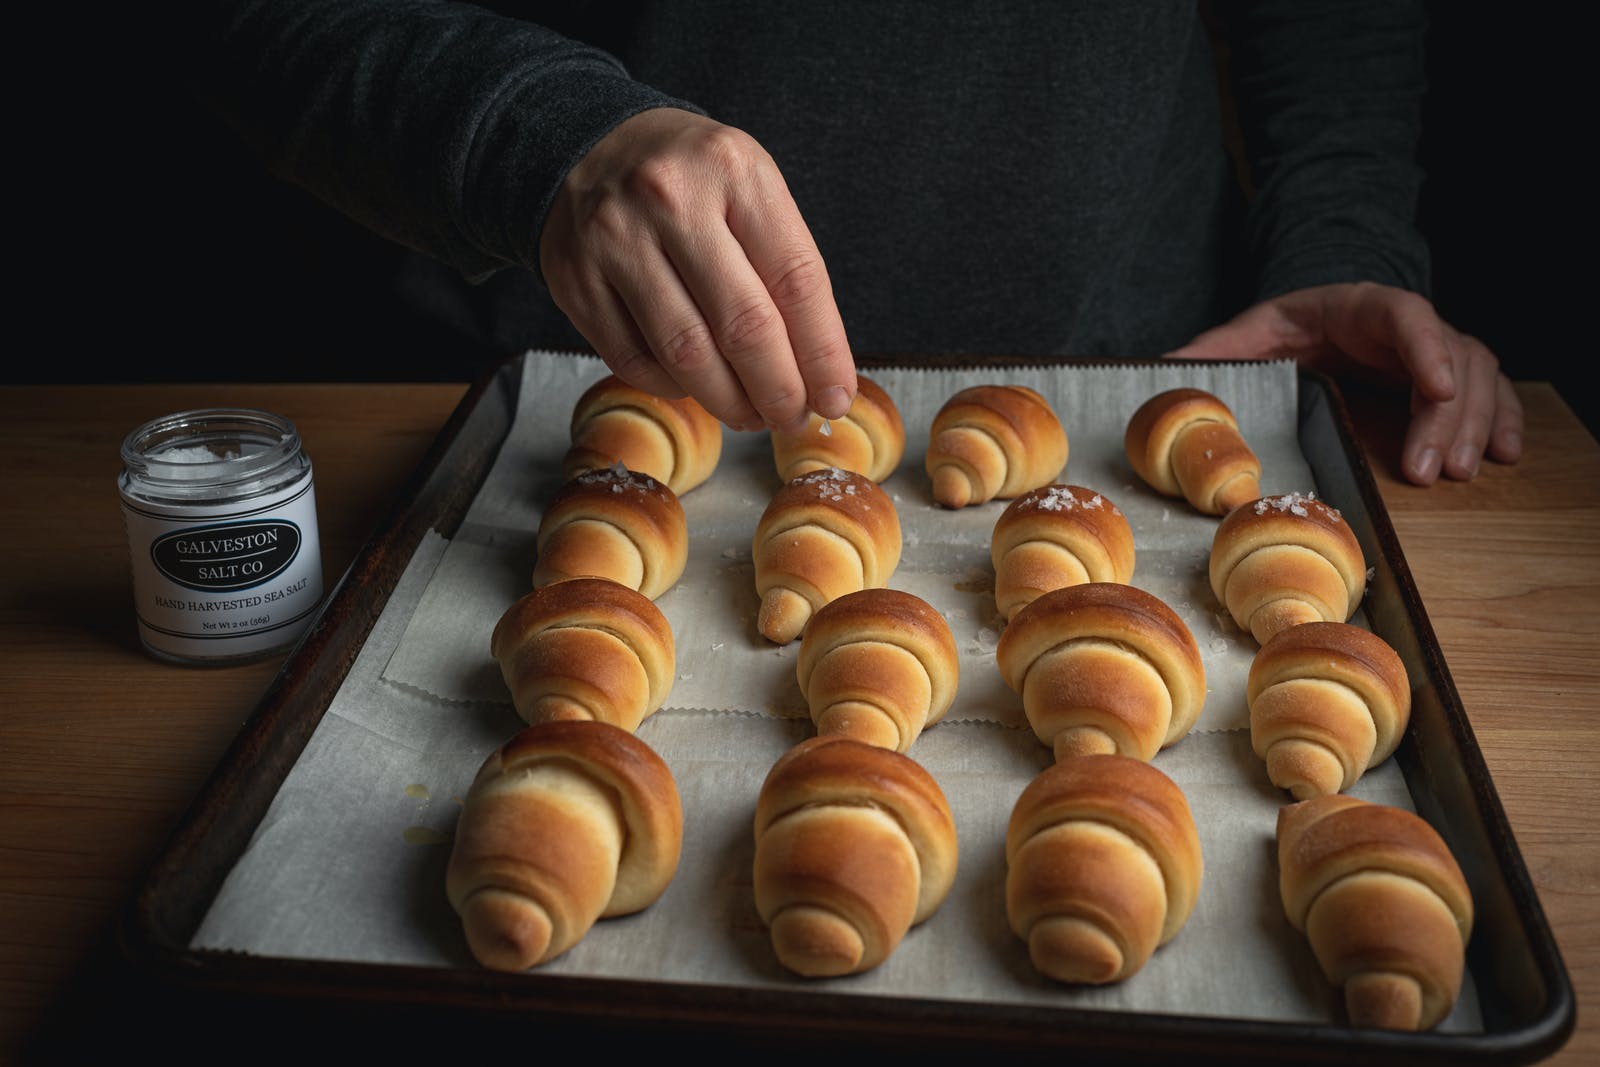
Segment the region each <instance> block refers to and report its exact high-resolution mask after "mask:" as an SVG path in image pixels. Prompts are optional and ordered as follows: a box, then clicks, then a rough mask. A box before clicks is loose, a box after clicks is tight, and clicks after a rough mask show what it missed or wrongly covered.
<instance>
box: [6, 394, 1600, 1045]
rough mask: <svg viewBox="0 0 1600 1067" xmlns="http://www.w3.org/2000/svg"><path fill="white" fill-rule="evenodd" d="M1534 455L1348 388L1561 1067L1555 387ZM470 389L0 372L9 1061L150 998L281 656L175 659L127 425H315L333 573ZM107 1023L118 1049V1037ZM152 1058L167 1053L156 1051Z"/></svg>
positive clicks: (1598, 498)
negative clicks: (130, 911) (154, 908)
mask: <svg viewBox="0 0 1600 1067" xmlns="http://www.w3.org/2000/svg"><path fill="white" fill-rule="evenodd" d="M1517 388H1518V393H1519V395H1520V396H1521V398H1522V401H1523V403H1524V405H1525V406H1526V409H1527V413H1528V432H1527V448H1526V453H1527V454H1526V456H1525V458H1524V459H1523V461H1522V462H1521V463H1520V464H1518V465H1516V466H1515V467H1502V466H1496V465H1488V466H1486V468H1485V469H1484V471H1483V472H1482V473H1481V474H1480V475H1479V476H1478V477H1477V478H1476V479H1475V480H1473V481H1472V482H1470V483H1464V484H1460V483H1441V484H1439V485H1437V486H1434V487H1432V488H1427V489H1423V488H1418V487H1414V486H1411V485H1408V484H1405V483H1403V482H1401V481H1400V480H1399V479H1398V477H1397V474H1396V465H1395V458H1396V456H1397V455H1398V451H1399V440H1400V434H1401V433H1402V431H1403V427H1404V421H1405V414H1406V412H1405V405H1404V401H1403V399H1400V398H1396V397H1393V396H1390V395H1387V394H1381V393H1373V392H1368V391H1365V390H1361V389H1354V388H1347V391H1346V394H1345V396H1346V400H1347V402H1348V403H1349V405H1350V408H1351V410H1352V413H1353V415H1354V417H1355V420H1356V423H1357V427H1358V431H1359V436H1360V438H1361V440H1362V442H1363V445H1364V447H1365V448H1366V450H1367V454H1368V459H1369V461H1370V462H1371V464H1372V466H1373V468H1374V471H1375V473H1376V475H1377V477H1378V479H1379V484H1380V488H1381V490H1382V493H1383V497H1384V501H1385V503H1386V505H1387V507H1388V509H1389V512H1390V515H1391V517H1392V519H1393V522H1394V525H1395V527H1396V529H1397V531H1398V533H1399V536H1400V540H1401V543H1402V547H1403V551H1404V553H1405V556H1406V560H1407V562H1408V563H1409V565H1410V568H1411V571H1412V573H1413V576H1414V578H1415V580H1416V583H1417V586H1418V588H1419V590H1420V592H1421V594H1422V597H1423V600H1424V604H1425V606H1426V609H1427V612H1428V616H1429V619H1430V621H1431V623H1432V625H1433V628H1434V630H1435V632H1436V634H1437V636H1438V639H1439V642H1440V645H1441V646H1442V648H1443V651H1444V655H1445V660H1446V663H1447V664H1448V667H1449V669H1450V671H1451V673H1452V676H1453V678H1454V680H1455V683H1456V686H1457V688H1458V689H1459V691H1460V694H1461V697H1462V700H1463V703H1464V705H1465V707H1466V708H1467V711H1468V715H1469V718H1470V721H1471V725H1472V728H1473V731H1474V732H1475V734H1476V737H1477V740H1478V743H1479V745H1480V746H1481V748H1482V750H1483V753H1484V756H1485V758H1486V760H1487V762H1488V765H1489V769H1490V772H1491V774H1492V775H1493V778H1494V783H1495V787H1496V789H1497V791H1498V793H1499V796H1500V799H1501V802H1502V803H1503V805H1504V807H1505V809H1506V813H1507V815H1508V817H1509V820H1510V823H1511V826H1512V828H1513V830H1514V832H1515V834H1516V840H1517V844H1518V846H1519V848H1520V850H1521V853H1522V856H1523V859H1524V861H1525V863H1526V865H1527V867H1528V870H1529V872H1530V874H1531V876H1532V879H1533V882H1534V884H1535V886H1536V888H1537V891H1538V894H1539V899H1540V903H1541V905H1542V907H1543V909H1544V911H1545V914H1546V917H1547V918H1548V920H1549V922H1550V924H1551V926H1552V928H1553V929H1554V931H1555V935H1556V939H1557V942H1558V944H1559V946H1560V949H1561V952H1562V955H1563V958H1564V961H1565V963H1566V966H1567V969H1568V972H1569V974H1570V975H1571V978H1572V982H1573V986H1574V989H1575V991H1576V996H1577V1003H1578V1023H1577V1030H1576V1032H1575V1033H1574V1034H1573V1036H1572V1038H1571V1039H1570V1040H1569V1041H1568V1042H1567V1043H1566V1045H1565V1046H1564V1047H1563V1048H1562V1049H1561V1050H1560V1051H1559V1052H1558V1053H1557V1054H1556V1055H1555V1056H1554V1057H1552V1058H1551V1059H1549V1060H1548V1062H1550V1063H1553V1064H1572V1065H1577V1064H1580V1063H1594V1062H1600V1022H1596V1021H1595V1018H1594V1016H1593V1015H1592V1011H1591V1007H1592V1005H1594V1004H1595V1003H1596V1002H1597V998H1600V818H1597V817H1596V813H1595V810H1594V809H1595V806H1596V801H1597V800H1600V788H1597V786H1600V760H1597V758H1596V757H1597V755H1600V680H1597V676H1596V666H1597V665H1600V614H1597V613H1596V612H1595V611H1594V609H1593V605H1594V603H1595V602H1596V601H1597V600H1600V444H1597V443H1596V441H1595V439H1594V438H1593V437H1592V436H1591V435H1590V434H1589V433H1588V431H1587V430H1585V428H1584V427H1583V425H1582V423H1581V422H1580V421H1579V420H1578V419H1577V418H1576V417H1575V416H1574V415H1573V413H1572V411H1571V410H1570V409H1569V408H1568V407H1567V405H1566V404H1565V403H1564V402H1563V401H1562V399H1561V397H1560V396H1559V395H1558V394H1557V393H1556V392H1555V390H1554V389H1552V388H1551V387H1550V386H1549V385H1548V384H1546V383H1536V382H1524V383H1519V384H1518V387H1517ZM464 392H465V387H464V386H462V385H454V384H430V385H395V384H359V385H330V384H318V385H239V384H233V385H194V386H170V385H160V386H20V387H5V388H0V456H3V457H4V462H3V465H0V486H3V489H4V493H3V499H4V500H5V501H6V507H5V508H4V509H3V513H0V531H3V537H0V546H3V551H0V590H3V597H4V600H3V604H0V654H3V660H0V662H3V664H4V666H3V668H0V813H3V814H0V1062H36V1061H37V1062H48V1061H53V1060H55V1059H57V1058H60V1057H62V1056H65V1055H66V1054H63V1053H60V1051H59V1050H60V1049H61V1048H62V1047H64V1045H63V1044H62V1035H63V1034H66V1035H78V1036H80V1037H81V1035H82V1034H83V1033H84V1032H85V1031H90V1030H94V1029H96V1028H98V1027H113V1028H114V1027H116V1026H118V1025H122V1024H124V1023H125V1022H126V1020H127V1017H128V1016H129V1015H130V1014H132V1013H136V1012H137V1008H136V1007H134V1008H128V1007H126V1006H124V1007H123V1008H122V1013H121V1017H120V1018H119V1016H118V1015H117V1014H116V1013H115V1012H114V1011H113V1008H112V1007H111V1004H112V1003H113V1002H116V1003H119V1004H120V1003H121V1002H122V1001H124V1000H128V1001H129V1002H131V1003H134V1004H136V1003H137V997H136V994H137V992H138V990H137V989H136V988H134V986H136V984H137V982H136V978H133V977H130V976H129V975H127V974H126V973H125V972H119V971H118V969H117V952H116V948H115V945H114V944H113V942H112V937H113V934H114V930H115V922H116V919H117V916H118V913H119V910H120V909H122V908H123V907H124V906H125V905H126V904H127V903H128V900H129V897H130V894H131V893H132V892H133V890H134V889H135V887H136V886H137V885H138V884H139V882H140V880H141V878H142V877H143V875H144V873H145V870H146V868H147V865H148V864H149V863H150V862H151V861H152V859H153V858H154V857H155V856H156V854H157V853H158V852H159V851H160V849H161V847H162V845H163V843H164V841H165V840H166V838H167V835H168V834H169V833H170V831H171V830H172V829H173V827H174V826H175V825H176V824H177V823H178V821H179V820H180V818H181V816H182V815H183V813H184V810H185V807H186V805H187V804H188V803H189V802H190V801H191V800H192V799H193V798H194V797H195V795H196V793H197V792H198V790H199V789H200V786H201V784H202V783H203V782H204V780H205V779H206V777H207V775H208V774H209V773H210V772H211V770H212V768H213V767H214V766H215V765H216V763H217V761H218V759H219V758H220V756H221V755H222V753H223V751H224V749H225V748H226V747H227V745H228V743H229V742H230V741H231V740H232V739H233V737H234V736H235V734H236V733H237V732H238V730H239V728H240V727H241V725H242V724H243V723H244V722H245V721H246V719H247V718H248V716H249V715H250V713H251V711H252V709H253V707H254V706H255V703H256V701H257V699H258V697H259V696H260V695H261V693H262V691H263V689H265V687H266V686H267V684H268V683H269V681H270V680H271V679H272V677H273V676H274V674H275V673H276V672H277V670H278V668H279V667H280V666H281V663H282V659H281V657H278V658H273V659H269V660H265V661H262V662H257V663H254V664H249V665H245V666H236V667H226V668H207V669H195V668H176V667H173V666H171V665H168V664H163V663H159V662H156V661H154V660H152V659H151V658H149V657H148V656H146V655H144V654H143V653H142V652H141V651H140V650H139V647H138V641H137V638H136V636H135V633H134V626H133V608H132V599H131V587H130V579H129V571H128V548H127V542H126V539H125V535H124V531H123V527H122V519H121V514H120V510H119V505H118V497H117V492H116V486H115V479H116V476H117V474H118V472H119V470H120V469H121V464H120V460H119V458H118V447H119V445H120V443H121V440H122V438H123V436H124V435H125V434H126V433H127V432H128V431H129V430H130V429H132V428H133V427H134V426H136V425H138V424H139V423H141V422H143V421H145V420H146V419H149V418H152V417H155V416H158V415H162V414H166V413H169V412H173V411H178V410H182V409H184V408H189V407H201V406H241V407H254V408H264V409H267V410H271V411H275V412H278V413H281V414H283V415H286V416H288V417H289V418H290V419H292V420H293V421H294V422H295V424H296V425H297V426H298V428H299V430H300V432H301V435H302V437H303V439H304V441H305V445H306V450H307V452H308V454H309V455H310V456H311V457H312V459H313V462H314V463H315V467H316V484H317V501H318V513H319V526H320V530H321V537H322V551H323V559H324V571H325V575H326V582H327V584H328V586H329V587H330V588H331V586H332V585H333V583H334V582H335V581H336V580H337V579H338V577H339V575H340V574H341V573H342V572H343V570H344V568H345V566H346V565H347V564H348V563H349V562H350V561H351V560H352V559H353V558H354V556H355V555H356V553H357V552H358V550H359V549H360V547H361V545H362V544H363V543H364V541H365V540H366V538H367V537H368V536H369V535H370V534H371V533H372V531H373V529H374V527H375V526H376V524H377V523H379V522H380V521H381V520H382V518H383V517H384V515H385V514H386V512H387V510H388V508H389V507H390V505H391V504H392V503H393V501H394V500H395V498H396V496H397V494H398V493H399V491H400V489H401V488H402V486H404V485H405V483H406V481H407V479H408V478H409V477H410V476H411V474H412V473H413V471H414V469H415V467H416V465H417V464H418V462H419V460H420V459H421V458H422V456H423V454H424V453H425V451H426V450H427V448H428V446H429V444H430V443H431V442H432V441H433V439H434V437H435V435H436V434H437V433H438V431H439V429H440V427H441V426H442V425H443V423H444V422H445V420H446V419H447V417H448V416H449V415H450V413H451V411H452V410H453V409H454V408H455V406H456V404H457V403H458V401H459V400H460V399H461V397H462V395H463V393H464ZM107 1040H110V1039H109V1038H108V1039H107ZM156 1051H159V1050H156Z"/></svg>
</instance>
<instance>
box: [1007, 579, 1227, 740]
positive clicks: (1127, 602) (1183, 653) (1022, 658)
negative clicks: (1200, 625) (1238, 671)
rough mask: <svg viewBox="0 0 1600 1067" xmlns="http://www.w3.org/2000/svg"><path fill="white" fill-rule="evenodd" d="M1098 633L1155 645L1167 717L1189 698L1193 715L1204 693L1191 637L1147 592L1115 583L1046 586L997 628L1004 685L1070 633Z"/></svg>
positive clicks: (1179, 712) (1018, 683)
mask: <svg viewBox="0 0 1600 1067" xmlns="http://www.w3.org/2000/svg"><path fill="white" fill-rule="evenodd" d="M1088 636H1093V637H1102V638H1105V639H1107V640H1112V641H1121V642H1123V643H1125V644H1128V645H1131V646H1132V647H1134V648H1138V649H1141V650H1149V649H1151V648H1159V649H1160V650H1161V652H1162V657H1163V663H1158V664H1157V669H1158V670H1160V671H1161V674H1162V677H1163V679H1165V680H1166V682H1167V685H1168V688H1170V689H1172V690H1173V704H1174V708H1173V716H1174V717H1175V718H1178V717H1183V715H1184V714H1185V711H1186V710H1187V709H1186V708H1185V707H1183V705H1184V704H1185V703H1186V701H1185V698H1188V701H1192V702H1193V709H1192V710H1193V711H1194V712H1195V713H1196V714H1198V709H1199V702H1200V700H1201V699H1203V697H1204V693H1205V662H1204V661H1203V660H1202V659H1201V658H1200V647H1199V645H1197V644H1196V643H1195V639H1194V635H1193V634H1192V633H1190V631H1189V627H1188V626H1186V625H1184V622H1183V620H1182V619H1181V618H1179V617H1178V613H1177V612H1176V611H1173V610H1172V608H1170V607H1169V606H1168V605H1167V603H1166V602H1165V601H1163V600H1162V599H1161V598H1160V597H1157V596H1155V595H1154V594H1152V593H1147V592H1145V591H1144V590H1143V589H1140V588H1138V587H1137V586H1132V585H1123V584H1121V583H1118V582H1088V583H1085V584H1083V585H1072V586H1067V587H1066V588H1063V589H1056V590H1052V591H1051V592H1048V593H1045V594H1044V595H1043V596H1041V597H1039V598H1038V599H1036V600H1034V601H1032V602H1030V603H1029V604H1028V605H1027V607H1024V608H1023V609H1022V610H1021V611H1018V612H1017V614H1016V615H1015V616H1014V617H1013V618H1012V620H1011V621H1010V622H1009V623H1007V624H1006V628H1005V629H1004V630H1003V631H1001V634H1000V642H999V645H998V646H997V648H996V649H995V657H996V660H997V662H998V665H999V667H1000V670H1001V673H1002V674H1003V675H1005V679H1006V684H1007V685H1009V686H1011V688H1013V689H1015V690H1017V691H1019V692H1020V691H1021V688H1022V681H1023V677H1024V676H1025V675H1026V673H1027V669H1028V667H1029V666H1031V665H1032V663H1033V661H1034V660H1035V659H1037V658H1038V656H1039V654H1041V653H1043V652H1045V651H1048V650H1049V649H1050V648H1051V647H1053V646H1054V645H1056V644H1058V643H1060V642H1061V641H1064V640H1067V639H1069V638H1073V637H1088ZM1167 659H1172V660H1174V661H1175V662H1176V663H1178V664H1181V665H1182V667H1183V673H1184V677H1183V678H1177V677H1169V672H1168V671H1167V670H1165V669H1163V665H1164V663H1165V661H1166V660H1167Z"/></svg>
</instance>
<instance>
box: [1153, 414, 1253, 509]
mask: <svg viewBox="0 0 1600 1067" xmlns="http://www.w3.org/2000/svg"><path fill="white" fill-rule="evenodd" d="M1123 447H1124V449H1125V450H1126V451H1127V454H1128V462H1129V463H1131V464H1132V465H1133V469H1134V472H1135V473H1137V474H1138V475H1139V477H1140V478H1142V479H1144V481H1145V482H1146V483H1147V484H1149V485H1150V487H1151V488H1153V489H1155V490H1156V492H1158V493H1161V494H1163V495H1165V496H1170V497H1179V498H1182V499H1185V500H1187V501H1188V502H1189V503H1190V504H1192V505H1194V507H1195V508H1197V509H1198V510H1200V511H1202V512H1204V513H1205V514H1207V515H1226V514H1227V513H1228V512H1229V511H1232V510H1233V509H1234V508H1236V507H1238V506H1239V505H1240V504H1243V503H1246V502H1247V501H1251V500H1254V499H1256V498H1257V497H1259V496H1260V495H1261V484H1260V481H1261V461H1260V460H1259V459H1257V458H1256V454H1255V453H1254V452H1252V451H1251V450H1250V446H1249V445H1247V444H1245V440H1244V437H1243V435H1242V434H1240V432H1239V421H1238V420H1237V419H1235V418H1234V416H1233V412H1232V411H1231V410H1230V409H1229V408H1228V405H1226V404H1224V403H1223V402H1222V401H1221V400H1219V399H1217V398H1216V397H1215V396H1212V395H1211V394H1210V393H1208V392H1205V391H1204V390H1201V389H1169V390H1167V391H1166V392H1164V393H1158V394H1157V395H1155V396H1153V397H1151V398H1150V399H1149V400H1146V401H1145V402H1144V403H1143V404H1142V405H1140V407H1139V410H1137V411H1135V412H1134V413H1133V418H1131V419H1129V420H1128V428H1127V430H1126V432H1125V433H1124V434H1123Z"/></svg>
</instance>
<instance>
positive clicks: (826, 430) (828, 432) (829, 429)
mask: <svg viewBox="0 0 1600 1067" xmlns="http://www.w3.org/2000/svg"><path fill="white" fill-rule="evenodd" d="M817 432H818V433H820V434H821V435H822V436H824V437H832V436H833V425H832V424H831V423H829V422H828V420H827V419H823V420H822V425H821V426H820V427H818V428H817Z"/></svg>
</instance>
